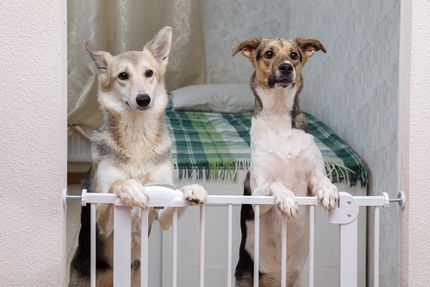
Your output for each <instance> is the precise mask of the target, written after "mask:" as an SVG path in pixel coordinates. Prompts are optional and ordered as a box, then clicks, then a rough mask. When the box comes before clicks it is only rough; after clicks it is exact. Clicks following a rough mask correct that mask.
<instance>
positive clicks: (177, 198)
mask: <svg viewBox="0 0 430 287" xmlns="http://www.w3.org/2000/svg"><path fill="white" fill-rule="evenodd" d="M145 190H146V192H147V194H148V196H149V201H148V206H149V207H172V208H174V213H173V226H172V229H173V237H172V238H173V240H172V246H173V249H172V250H173V253H172V287H176V286H177V227H178V224H177V223H178V222H177V220H178V214H177V209H176V208H178V207H185V206H189V204H188V203H187V201H186V200H185V199H184V197H183V194H182V192H180V191H178V190H175V189H172V188H171V187H168V186H155V185H154V186H145ZM66 198H67V199H73V198H74V199H77V198H80V199H81V201H82V205H84V206H85V205H86V204H87V203H91V204H92V205H91V286H92V287H94V286H96V254H95V252H96V248H95V244H96V236H95V234H96V233H95V232H96V205H95V204H97V203H101V204H112V205H113V206H114V230H115V232H114V265H113V283H114V287H118V286H121V287H122V286H130V284H131V264H130V262H131V252H130V249H131V209H130V208H128V207H126V206H124V205H123V204H122V202H121V200H120V199H118V198H117V196H116V195H114V194H111V193H87V192H86V190H85V189H84V190H82V196H71V195H66ZM296 199H297V203H298V204H299V205H303V206H309V215H310V216H309V272H308V277H309V287H313V286H314V253H315V252H314V251H315V242H314V238H315V232H314V228H315V224H314V222H315V207H319V203H318V200H317V198H316V197H297V198H296ZM393 202H397V203H398V204H399V205H400V206H401V207H403V206H404V205H405V197H404V194H403V193H402V192H400V193H399V196H398V198H396V199H389V197H388V194H387V193H383V194H382V195H380V196H351V195H350V194H349V193H346V192H340V199H339V202H338V205H337V207H336V208H335V209H334V210H332V211H330V212H329V215H328V216H329V218H328V219H329V222H330V223H331V224H337V225H339V228H340V246H339V248H340V270H339V271H340V272H339V273H340V274H339V276H340V287H356V286H357V252H358V251H357V250H358V242H357V235H358V228H357V227H358V226H357V217H358V214H359V207H360V206H362V207H373V208H374V209H375V212H374V222H375V223H374V229H375V230H374V255H373V256H374V258H373V260H374V262H375V263H374V272H373V276H374V277H373V284H374V285H373V286H375V287H377V286H379V211H380V208H381V207H387V206H388V205H389V203H393ZM242 204H251V205H253V206H254V212H255V229H254V232H255V235H254V236H255V242H254V254H255V256H254V278H258V276H259V273H258V268H257V267H258V265H259V223H260V219H259V217H260V216H259V214H260V205H273V204H274V200H273V197H270V196H229V195H225V196H220V195H209V196H208V200H207V203H206V205H203V206H199V207H192V208H200V238H199V242H200V259H199V261H200V262H199V269H200V272H199V273H200V274H199V280H200V287H203V286H204V276H205V269H204V266H205V209H206V206H227V212H228V221H227V231H228V232H227V234H228V235H227V238H226V240H227V242H228V244H227V246H228V247H227V282H226V283H225V284H226V285H225V286H227V287H231V286H232V285H233V284H234V283H233V280H234V279H233V276H232V270H233V269H232V264H233V262H232V207H233V205H242ZM141 215H142V216H141V219H142V222H141V224H142V225H141V265H140V266H141V268H140V272H141V286H142V287H148V286H149V277H148V276H149V274H148V273H149V272H148V270H149V269H148V268H149V265H148V264H149V262H148V257H149V252H148V242H149V239H148V228H149V226H148V210H147V209H142V214H141ZM281 240H282V250H281V258H282V269H281V270H282V273H281V274H282V277H281V278H282V280H281V286H282V287H285V286H287V282H286V280H287V278H286V274H287V270H286V258H287V218H284V219H283V220H282V238H281ZM258 284H259V282H258V280H254V287H258Z"/></svg>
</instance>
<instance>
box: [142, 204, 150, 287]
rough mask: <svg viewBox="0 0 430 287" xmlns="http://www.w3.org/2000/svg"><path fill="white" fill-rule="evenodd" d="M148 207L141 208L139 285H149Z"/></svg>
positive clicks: (145, 286)
mask: <svg viewBox="0 0 430 287" xmlns="http://www.w3.org/2000/svg"><path fill="white" fill-rule="evenodd" d="M148 220H149V209H148V208H144V209H142V222H141V224H142V227H141V235H140V238H141V246H140V262H141V265H140V286H141V287H148V286H149V265H148V264H149V260H148V258H149V249H148V248H149V247H148V245H149V244H148V241H149V239H148V234H149V221H148Z"/></svg>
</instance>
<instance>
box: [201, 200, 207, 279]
mask: <svg viewBox="0 0 430 287" xmlns="http://www.w3.org/2000/svg"><path fill="white" fill-rule="evenodd" d="M205 210H206V208H205V206H204V205H201V206H200V287H204V286H205V221H206V218H205Z"/></svg>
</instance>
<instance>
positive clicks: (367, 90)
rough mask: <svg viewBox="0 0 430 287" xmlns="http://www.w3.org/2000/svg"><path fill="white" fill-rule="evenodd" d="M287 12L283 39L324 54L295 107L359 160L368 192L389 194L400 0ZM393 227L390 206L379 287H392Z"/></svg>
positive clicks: (393, 180)
mask: <svg viewBox="0 0 430 287" xmlns="http://www.w3.org/2000/svg"><path fill="white" fill-rule="evenodd" d="M290 7H291V8H292V9H294V13H292V12H290V18H289V20H290V22H289V26H288V27H289V33H288V34H289V36H290V37H295V36H309V37H315V38H318V39H320V40H321V41H322V42H323V43H324V44H325V45H326V47H327V50H328V53H327V54H326V55H323V54H319V55H316V56H315V58H314V59H311V60H310V62H309V63H308V64H307V67H305V71H304V74H305V88H304V91H303V93H302V95H301V104H302V108H303V109H304V110H306V111H309V112H311V113H313V114H315V115H316V116H317V117H318V118H320V119H322V120H323V121H324V122H326V123H327V124H328V125H329V126H330V127H332V128H333V129H334V130H335V131H336V133H337V134H338V135H339V136H341V137H342V138H344V139H345V140H346V141H347V142H348V143H349V144H350V145H351V146H352V147H353V148H354V149H355V150H356V151H357V152H358V154H359V155H360V156H361V157H362V158H363V159H364V160H365V162H366V163H367V165H368V167H369V170H370V185H369V192H370V194H380V193H381V192H383V191H385V192H388V193H390V195H391V196H395V195H396V194H397V174H398V166H397V118H398V115H397V112H398V111H397V108H398V65H399V56H398V54H399V26H400V1H399V0H395V1H372V0H365V1H363V0H353V1H343V0H336V1H317V0H313V1H301V0H291V1H290ZM398 222H399V218H398V211H397V209H396V208H391V209H386V210H383V211H382V212H381V242H383V244H381V253H380V256H381V258H383V260H384V263H383V264H380V268H381V276H380V278H381V280H380V283H381V286H385V287H392V286H397V284H398V254H397V252H396V251H397V250H398V247H399V244H398V240H399V233H398ZM371 226H372V225H371ZM369 238H370V239H371V238H372V232H371V231H370V237H369ZM369 243H370V244H369V245H370V246H372V243H373V242H372V241H370V242H369ZM369 271H370V272H369V275H370V276H372V268H370V269H369Z"/></svg>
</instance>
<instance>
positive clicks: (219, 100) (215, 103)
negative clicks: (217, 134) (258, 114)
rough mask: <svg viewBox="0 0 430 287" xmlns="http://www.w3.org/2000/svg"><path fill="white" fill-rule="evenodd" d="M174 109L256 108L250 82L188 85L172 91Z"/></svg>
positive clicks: (234, 110) (243, 109)
mask: <svg viewBox="0 0 430 287" xmlns="http://www.w3.org/2000/svg"><path fill="white" fill-rule="evenodd" d="M172 101H173V106H172V107H173V109H174V110H177V111H199V112H229V113H237V112H248V111H252V110H254V103H255V98H254V93H253V92H252V91H251V88H250V87H249V84H208V85H195V86H186V87H183V88H179V89H176V90H174V91H172Z"/></svg>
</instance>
